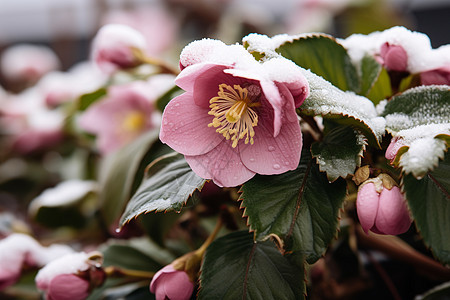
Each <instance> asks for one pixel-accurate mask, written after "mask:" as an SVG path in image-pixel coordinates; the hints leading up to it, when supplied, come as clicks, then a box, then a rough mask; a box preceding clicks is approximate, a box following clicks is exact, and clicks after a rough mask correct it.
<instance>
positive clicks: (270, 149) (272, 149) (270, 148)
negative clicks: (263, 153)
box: [267, 146, 275, 152]
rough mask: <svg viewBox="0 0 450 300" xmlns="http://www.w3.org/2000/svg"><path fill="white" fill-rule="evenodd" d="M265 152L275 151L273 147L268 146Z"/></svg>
mask: <svg viewBox="0 0 450 300" xmlns="http://www.w3.org/2000/svg"><path fill="white" fill-rule="evenodd" d="M267 150H269V151H270V152H272V151H275V147H274V146H269V148H267Z"/></svg>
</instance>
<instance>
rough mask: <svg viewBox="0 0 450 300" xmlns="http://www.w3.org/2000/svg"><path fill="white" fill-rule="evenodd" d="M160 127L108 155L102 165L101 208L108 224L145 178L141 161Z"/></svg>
mask: <svg viewBox="0 0 450 300" xmlns="http://www.w3.org/2000/svg"><path fill="white" fill-rule="evenodd" d="M158 133H159V132H158V131H157V130H154V131H150V132H148V133H147V134H145V135H143V136H141V137H140V138H138V139H137V140H135V141H134V142H133V143H131V144H129V145H126V146H125V147H123V148H122V149H120V150H119V151H117V152H115V153H112V154H111V155H109V156H107V157H106V158H105V160H104V161H103V164H102V166H101V169H100V180H99V181H100V195H99V197H100V205H101V206H100V211H101V213H102V217H103V219H104V221H105V222H106V224H107V225H108V226H110V225H112V224H114V223H115V222H116V221H117V219H118V218H119V216H120V214H121V213H122V210H123V208H124V206H125V204H126V202H127V201H128V200H129V199H130V197H131V194H132V192H133V185H134V183H135V181H139V180H140V179H138V178H142V174H140V172H138V170H139V168H140V165H146V164H147V163H148V162H149V158H148V157H146V155H147V154H148V153H151V150H152V149H151V146H152V145H153V144H154V143H155V142H156V141H157V139H158Z"/></svg>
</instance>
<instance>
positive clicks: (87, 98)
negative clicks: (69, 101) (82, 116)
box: [77, 88, 106, 111]
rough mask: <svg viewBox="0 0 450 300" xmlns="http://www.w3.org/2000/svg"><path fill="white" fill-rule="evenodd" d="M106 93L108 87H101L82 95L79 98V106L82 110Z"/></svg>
mask: <svg viewBox="0 0 450 300" xmlns="http://www.w3.org/2000/svg"><path fill="white" fill-rule="evenodd" d="M105 95H106V88H100V89H98V90H96V91H94V92H92V93H87V94H84V95H82V96H81V97H80V98H78V100H77V108H78V110H80V111H84V110H86V109H87V108H88V107H89V106H90V105H91V104H92V103H94V102H96V101H97V100H99V99H100V98H102V97H103V96H105Z"/></svg>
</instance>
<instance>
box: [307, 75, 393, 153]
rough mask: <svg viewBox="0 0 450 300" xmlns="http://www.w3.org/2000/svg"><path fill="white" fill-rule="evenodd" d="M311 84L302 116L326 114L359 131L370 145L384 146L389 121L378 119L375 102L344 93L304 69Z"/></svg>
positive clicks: (324, 115)
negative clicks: (382, 139) (383, 138)
mask: <svg viewBox="0 0 450 300" xmlns="http://www.w3.org/2000/svg"><path fill="white" fill-rule="evenodd" d="M302 72H303V75H304V76H305V77H306V79H307V80H308V83H309V89H310V94H309V96H308V98H306V100H305V102H304V103H303V104H302V106H300V108H299V109H300V111H301V113H304V114H307V115H322V116H323V117H324V118H325V119H331V120H333V121H334V122H337V123H339V124H344V125H351V126H354V127H356V128H358V129H359V130H360V131H361V132H362V133H363V134H364V135H365V136H366V138H367V140H368V141H369V144H371V145H374V146H376V147H379V146H380V141H381V138H382V136H383V134H384V132H385V127H384V125H385V121H384V119H383V118H381V117H378V114H377V111H376V110H375V106H374V105H373V103H372V101H370V100H369V99H367V98H365V97H363V96H358V95H356V94H355V93H353V92H343V91H341V90H340V89H338V88H336V87H335V86H333V85H332V84H331V83H329V82H328V81H326V80H324V79H323V78H321V77H319V76H317V75H315V74H313V73H311V72H310V71H307V70H302Z"/></svg>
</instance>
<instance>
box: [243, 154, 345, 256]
mask: <svg viewBox="0 0 450 300" xmlns="http://www.w3.org/2000/svg"><path fill="white" fill-rule="evenodd" d="M241 191H242V195H241V198H242V199H243V201H242V205H241V206H242V207H243V208H245V210H244V216H247V217H248V220H247V223H248V224H249V225H250V229H251V230H254V231H255V237H256V239H257V240H259V241H261V240H265V239H266V238H267V237H268V236H269V235H272V234H275V235H277V236H279V237H280V238H281V239H282V240H284V242H285V245H286V246H285V249H286V251H294V252H301V253H303V254H305V255H306V259H307V260H308V262H309V263H312V262H314V261H315V260H317V259H318V258H319V257H320V256H321V255H322V254H323V253H324V251H325V250H326V249H327V247H328V244H329V243H330V242H331V240H332V239H333V237H334V236H335V234H336V230H337V225H338V212H339V209H340V208H341V206H342V202H343V200H344V197H345V193H346V183H345V180H343V179H342V178H339V179H337V180H336V181H335V182H333V183H329V181H328V179H327V177H326V176H325V174H323V173H321V172H320V171H319V167H318V166H317V165H316V164H315V163H314V161H313V160H312V158H311V156H310V155H309V152H308V151H303V152H302V157H301V160H300V164H299V166H298V167H297V169H296V170H294V171H289V172H286V173H284V174H280V175H271V176H262V175H256V176H255V177H254V178H253V179H251V180H249V181H248V182H246V183H245V184H244V185H243V186H242V188H241Z"/></svg>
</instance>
